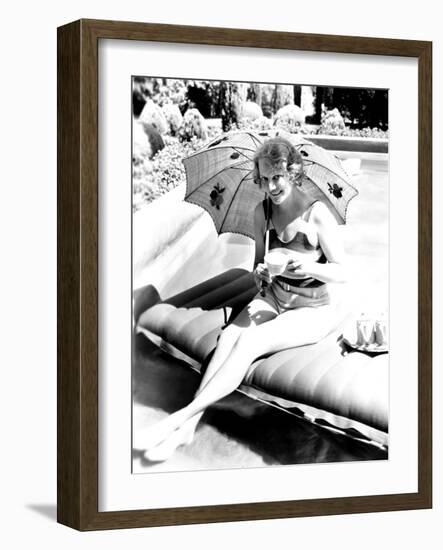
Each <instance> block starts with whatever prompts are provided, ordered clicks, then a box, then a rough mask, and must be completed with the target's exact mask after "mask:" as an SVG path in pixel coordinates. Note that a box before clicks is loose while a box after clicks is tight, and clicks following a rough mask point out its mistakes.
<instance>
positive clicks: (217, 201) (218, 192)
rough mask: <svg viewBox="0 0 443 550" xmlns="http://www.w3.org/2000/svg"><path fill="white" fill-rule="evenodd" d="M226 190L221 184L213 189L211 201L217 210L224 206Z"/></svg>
mask: <svg viewBox="0 0 443 550" xmlns="http://www.w3.org/2000/svg"><path fill="white" fill-rule="evenodd" d="M224 191H225V188H224V187H220V184H219V183H216V184H215V185H214V187H213V188H212V191H211V192H210V193H209V198H210V199H211V206H215V208H217V210H220V206H221V205H222V204H223V195H222V193H224Z"/></svg>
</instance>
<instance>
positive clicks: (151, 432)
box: [134, 411, 184, 451]
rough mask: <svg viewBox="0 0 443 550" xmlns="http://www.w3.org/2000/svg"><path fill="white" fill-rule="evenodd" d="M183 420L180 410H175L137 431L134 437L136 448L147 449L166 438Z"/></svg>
mask: <svg viewBox="0 0 443 550" xmlns="http://www.w3.org/2000/svg"><path fill="white" fill-rule="evenodd" d="M183 422H184V417H183V413H182V411H177V412H175V413H173V414H170V415H169V416H167V417H166V418H163V419H162V420H160V421H159V422H157V423H156V424H154V425H153V426H149V427H148V428H146V429H145V430H141V431H140V432H138V433H137V434H136V436H135V438H134V447H135V448H136V449H146V450H147V451H149V450H150V449H153V448H155V447H157V446H158V445H160V444H161V443H162V442H163V441H165V440H167V439H168V438H169V437H170V436H171V435H172V434H173V433H174V432H175V431H176V430H177V429H178V428H179V427H180V426H181V425H182V424H183Z"/></svg>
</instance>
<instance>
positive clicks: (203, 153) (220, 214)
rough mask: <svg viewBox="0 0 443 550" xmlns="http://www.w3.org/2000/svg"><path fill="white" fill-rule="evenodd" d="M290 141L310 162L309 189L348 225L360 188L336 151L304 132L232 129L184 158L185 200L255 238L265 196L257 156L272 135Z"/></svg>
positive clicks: (227, 229) (220, 228) (222, 225)
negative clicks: (257, 214)
mask: <svg viewBox="0 0 443 550" xmlns="http://www.w3.org/2000/svg"><path fill="white" fill-rule="evenodd" d="M276 136H281V137H284V138H286V139H288V140H289V141H290V142H291V143H292V144H293V145H294V147H295V148H296V149H297V150H298V151H299V152H300V154H301V155H302V157H303V160H304V172H305V173H304V178H303V188H304V190H305V191H306V192H307V193H309V194H310V195H311V196H312V199H313V200H321V201H323V202H324V203H325V204H326V205H327V206H328V207H329V209H330V211H331V212H332V213H333V215H334V217H335V219H336V220H337V222H338V223H339V224H344V223H346V211H347V207H348V204H349V201H350V200H351V199H352V198H354V197H355V196H356V195H357V194H358V191H357V190H356V189H355V188H354V187H353V186H352V185H351V183H350V178H349V176H348V174H347V173H346V171H345V170H344V168H343V166H342V164H341V162H340V160H339V159H338V158H337V157H336V156H335V155H334V154H332V153H331V152H330V151H327V150H326V149H323V148H322V147H319V146H318V145H315V144H314V143H312V142H310V141H309V140H307V139H305V138H303V137H301V136H299V135H298V134H289V133H287V132H285V131H283V130H270V131H267V132H260V133H256V132H252V131H237V132H228V133H226V134H224V135H222V136H219V137H217V138H216V139H214V140H213V141H211V142H209V143H208V144H207V145H205V146H204V147H203V148H202V149H200V150H199V151H197V152H196V153H194V154H192V155H190V156H189V157H187V158H185V159H183V164H184V167H185V172H186V193H185V201H187V202H189V203H192V204H196V205H198V206H200V207H202V208H204V209H205V210H206V211H207V212H208V213H209V214H210V216H211V217H212V220H213V222H214V225H215V227H216V230H217V232H218V233H219V234H221V233H240V234H242V235H246V236H247V237H250V238H252V239H253V238H254V219H253V218H254V215H253V214H254V209H255V207H256V205H257V204H258V203H259V202H261V201H263V199H264V198H265V193H264V191H263V190H262V189H261V188H260V187H259V186H258V185H255V184H254V181H253V168H254V163H253V157H254V154H255V151H256V150H257V148H258V147H259V146H260V145H261V144H262V143H263V142H264V141H266V140H267V139H269V138H271V137H276Z"/></svg>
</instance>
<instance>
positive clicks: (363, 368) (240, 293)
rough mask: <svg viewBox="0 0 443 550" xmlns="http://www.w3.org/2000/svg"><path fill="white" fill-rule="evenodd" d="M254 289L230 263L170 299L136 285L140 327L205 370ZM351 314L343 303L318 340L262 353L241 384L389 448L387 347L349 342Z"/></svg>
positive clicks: (242, 388) (302, 413)
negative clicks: (364, 348)
mask: <svg viewBox="0 0 443 550" xmlns="http://www.w3.org/2000/svg"><path fill="white" fill-rule="evenodd" d="M256 292H257V290H256V286H255V283H254V280H253V276H252V274H251V273H250V272H248V271H246V270H244V269H230V270H229V271H226V272H224V273H222V274H220V275H218V276H216V277H214V278H212V279H209V280H207V281H205V282H203V283H201V284H198V285H196V286H194V287H192V288H190V289H189V290H186V291H184V292H181V293H180V294H177V295H176V296H173V297H171V298H168V299H166V300H164V301H163V300H162V299H161V297H160V296H159V294H158V292H157V291H156V290H155V288H153V287H150V286H147V287H144V288H142V289H138V290H136V291H135V292H134V317H135V324H136V332H137V333H142V334H144V335H145V336H146V337H148V338H149V339H150V340H152V341H154V342H155V343H156V344H157V345H159V346H161V347H162V348H163V349H165V350H166V351H168V352H169V353H171V354H173V355H176V356H177V355H178V356H180V357H181V358H184V359H185V360H186V361H187V362H188V363H189V364H190V365H191V366H192V367H193V368H196V369H198V370H201V369H202V368H203V369H204V368H205V364H207V362H208V359H209V358H210V356H211V352H212V351H213V350H214V348H215V346H216V343H217V338H218V336H219V335H220V333H221V331H222V330H223V327H224V326H226V324H227V322H229V318H230V317H231V316H233V315H234V314H235V313H236V312H237V311H239V310H240V309H241V308H242V307H244V305H245V304H246V303H248V302H249V301H250V299H251V298H252V297H253V296H254V295H255V294H256ZM349 320H350V317H349V313H348V312H345V311H343V313H342V315H341V318H340V319H339V324H338V326H337V327H336V329H334V330H333V331H332V332H331V333H329V334H328V335H327V336H326V337H325V338H324V339H323V340H321V341H320V342H318V343H316V344H310V345H305V346H301V347H297V348H291V349H287V350H283V351H280V352H278V353H275V354H272V355H269V356H265V357H261V358H259V359H257V360H256V361H255V362H254V363H252V364H251V366H250V368H249V370H248V372H247V374H246V376H245V378H244V380H243V384H242V385H241V386H240V388H239V390H240V391H242V392H244V393H246V394H247V395H249V396H251V397H253V398H256V399H261V400H264V401H266V402H268V403H270V404H272V405H274V406H278V407H283V408H284V409H286V410H287V411H289V412H292V413H294V414H296V415H297V416H300V417H303V418H304V419H306V420H308V421H310V422H315V423H316V424H318V425H321V426H324V427H326V428H327V429H330V430H334V431H338V432H340V433H342V434H345V435H348V436H350V437H353V438H355V439H358V440H362V441H365V442H367V443H370V444H373V445H376V446H378V447H381V448H385V449H386V450H387V448H388V374H389V355H388V354H387V353H383V354H368V353H363V352H360V351H358V350H352V349H350V348H349V347H348V346H346V345H344V343H343V332H344V330H345V327H346V326H347V325H348V324H349Z"/></svg>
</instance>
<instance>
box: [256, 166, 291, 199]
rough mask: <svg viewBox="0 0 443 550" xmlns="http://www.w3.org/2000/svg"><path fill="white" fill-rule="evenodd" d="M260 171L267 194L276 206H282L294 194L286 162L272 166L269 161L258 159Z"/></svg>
mask: <svg viewBox="0 0 443 550" xmlns="http://www.w3.org/2000/svg"><path fill="white" fill-rule="evenodd" d="M258 169H259V173H260V180H261V184H262V186H263V188H264V190H265V192H266V193H268V195H269V196H270V197H271V201H272V202H273V203H274V204H281V203H282V202H283V201H285V200H286V199H287V198H288V197H289V195H290V194H291V192H292V183H291V182H290V180H289V178H288V174H287V170H286V161H284V160H282V161H280V162H279V163H278V164H272V163H271V162H270V161H269V159H266V158H264V159H258Z"/></svg>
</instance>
